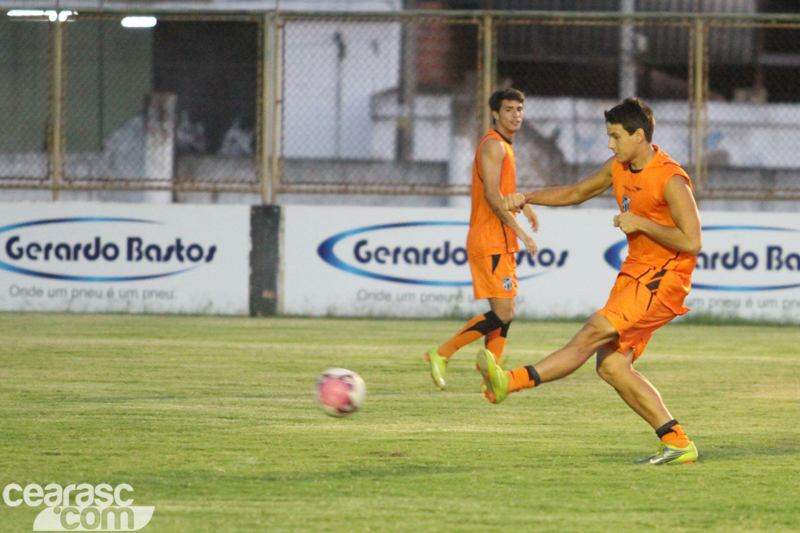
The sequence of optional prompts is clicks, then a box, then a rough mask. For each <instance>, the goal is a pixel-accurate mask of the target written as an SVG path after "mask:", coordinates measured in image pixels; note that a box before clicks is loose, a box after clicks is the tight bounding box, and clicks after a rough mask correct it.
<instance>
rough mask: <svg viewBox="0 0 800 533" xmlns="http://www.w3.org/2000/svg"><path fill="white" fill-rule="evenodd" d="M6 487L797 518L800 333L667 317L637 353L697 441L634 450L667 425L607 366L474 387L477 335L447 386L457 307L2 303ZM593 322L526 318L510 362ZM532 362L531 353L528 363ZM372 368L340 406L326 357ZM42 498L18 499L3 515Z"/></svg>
mask: <svg viewBox="0 0 800 533" xmlns="http://www.w3.org/2000/svg"><path fill="white" fill-rule="evenodd" d="M0 324H2V328H0V336H2V340H1V341H0V410H1V412H2V418H0V444H1V446H0V488H2V487H6V486H7V485H8V484H10V483H17V484H19V485H21V486H23V487H24V486H25V485H27V484H30V483H37V484H40V485H42V486H44V485H46V484H48V483H57V484H60V485H62V486H66V485H68V484H80V483H89V484H92V485H97V484H100V483H109V484H111V485H112V486H116V485H118V484H120V483H128V484H130V485H131V486H132V487H133V488H134V492H133V493H132V497H133V498H134V505H139V506H155V514H154V516H153V519H152V521H151V522H150V523H149V524H148V525H147V526H146V527H145V528H144V529H143V531H145V532H152V533H156V532H237V533H238V532H270V533H271V532H312V533H315V532H326V531H330V532H343V533H344V532H350V531H358V532H367V531H369V532H383V531H402V532H428V531H430V532H444V531H447V532H450V531H453V532H462V531H463V532H469V531H535V532H544V531H547V532H558V533H571V532H593V531H597V532H600V531H602V532H606V531H613V532H626V531H634V532H635V531H646V532H661V531H664V532H667V531H668V532H682V531H702V532H709V531H718V532H754V531H764V532H788V531H795V532H796V531H800V476H799V475H798V472H800V342H799V341H800V330H798V328H797V327H790V326H782V327H781V326H746V325H735V326H730V325H729V326H725V325H691V324H680V325H671V326H668V327H666V328H664V329H663V330H662V331H660V332H659V333H657V334H656V336H655V338H654V339H653V341H652V342H651V344H650V346H649V347H648V351H647V352H646V353H645V355H644V356H643V357H642V359H641V360H640V362H639V363H637V368H639V370H640V371H642V372H643V373H644V374H645V375H646V376H647V377H648V378H650V380H651V381H652V382H653V383H654V384H655V385H656V386H657V387H658V388H659V389H660V390H661V393H662V395H663V396H664V399H665V401H666V402H667V405H668V406H669V407H670V409H671V410H672V412H673V414H674V415H675V417H676V418H677V419H678V420H680V421H681V423H682V424H683V426H684V428H685V429H686V430H687V432H688V433H689V436H690V437H691V438H692V439H693V440H694V441H695V442H696V443H697V445H698V447H699V449H700V452H701V460H700V461H699V462H698V463H695V464H694V465H682V466H675V467H651V466H640V465H635V464H632V461H633V460H635V459H637V458H640V457H643V456H646V455H647V454H649V453H651V452H653V451H655V450H656V448H657V445H658V441H657V439H656V437H655V435H654V434H653V432H652V430H651V429H650V428H649V427H647V426H646V425H645V424H644V422H642V421H641V420H640V419H638V417H637V416H636V415H634V414H633V413H632V412H631V411H629V410H628V408H627V407H626V406H625V405H624V404H623V403H622V401H621V400H620V399H619V398H618V397H617V395H616V394H615V393H614V391H613V390H612V389H611V388H610V387H609V386H608V385H606V384H605V383H603V382H602V381H601V380H600V379H599V378H598V377H597V376H596V374H595V373H594V364H593V363H594V361H593V360H592V361H590V362H589V363H588V364H587V365H585V366H584V368H582V369H580V370H579V371H578V372H576V373H575V374H574V375H572V376H570V377H568V378H566V379H564V380H562V381H559V382H555V383H550V384H547V385H545V386H543V387H541V388H540V389H537V390H533V391H526V392H522V393H519V394H514V395H512V396H510V397H509V399H508V400H507V401H506V402H504V403H503V404H501V405H497V406H493V405H490V404H489V403H488V402H487V401H485V400H484V399H483V398H482V397H481V396H480V393H479V392H478V387H479V381H480V378H479V375H478V374H477V372H475V370H474V356H475V353H476V351H477V349H476V348H477V344H476V345H473V346H468V347H467V348H465V349H464V350H462V351H461V352H459V353H458V354H456V356H455V358H454V359H453V361H452V363H451V365H450V367H451V368H450V374H449V376H448V378H449V379H448V383H449V387H450V390H448V391H447V392H440V391H438V390H436V389H435V388H434V387H433V385H432V383H431V382H430V378H429V377H428V371H427V368H426V366H425V365H424V361H423V359H422V354H423V353H424V351H425V350H426V349H427V347H428V346H430V345H431V344H434V343H435V342H439V341H443V340H445V339H446V338H448V337H449V336H450V335H451V334H452V333H454V332H455V331H456V329H457V328H458V327H460V326H461V324H462V322H461V321H452V320H432V321H431V320H424V321H423V320H344V319H306V318H269V319H265V318H241V317H182V316H125V315H78V314H74V315H62V314H0ZM579 326H580V324H578V323H575V322H572V323H569V322H565V323H562V322H524V321H516V322H515V323H514V325H513V326H512V328H511V332H510V335H509V342H508V346H507V350H508V352H509V354H510V358H511V362H512V366H517V364H520V365H521V364H529V363H533V362H535V361H536V360H538V359H539V358H540V357H542V356H544V355H546V354H547V353H549V351H551V350H553V349H555V348H558V347H560V346H561V345H562V344H563V343H564V342H566V341H567V340H568V339H569V338H570V337H571V336H572V334H573V333H574V332H575V331H577V329H578V327H579ZM515 363H516V364H515ZM334 366H342V367H346V368H350V369H352V370H355V371H357V372H359V373H360V374H361V375H362V377H363V378H364V379H365V380H366V382H367V387H368V394H367V402H366V404H365V406H364V408H363V410H362V411H360V412H358V413H356V414H355V415H353V416H351V417H350V418H347V419H334V418H330V417H327V416H325V415H324V414H323V413H322V412H321V411H320V410H319V409H318V408H317V407H316V405H315V403H314V397H313V394H312V390H313V385H314V381H315V379H316V377H317V375H318V374H319V373H320V372H322V371H323V370H325V369H326V368H329V367H334ZM43 509H44V506H40V507H28V506H26V505H24V504H23V505H20V506H19V507H9V506H7V505H6V504H5V503H3V502H2V501H0V533H8V532H24V531H31V530H32V525H33V521H34V518H35V517H36V516H37V514H38V513H39V512H41V511H42V510H43Z"/></svg>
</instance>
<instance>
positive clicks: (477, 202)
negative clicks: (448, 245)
mask: <svg viewBox="0 0 800 533" xmlns="http://www.w3.org/2000/svg"><path fill="white" fill-rule="evenodd" d="M489 139H497V140H498V141H500V142H502V143H503V147H504V148H505V149H506V156H505V158H504V159H503V164H502V166H501V170H500V193H501V194H502V195H503V196H506V195H508V194H511V193H513V192H516V191H517V174H516V165H515V163H514V149H513V148H512V147H511V143H509V142H508V141H507V140H506V139H505V138H504V137H503V136H502V135H500V134H499V133H498V132H497V131H495V130H493V129H492V130H489V131H488V132H487V133H486V135H484V137H483V139H481V142H480V143H478V148H477V149H476V151H475V161H474V163H473V165H472V214H471V215H470V218H469V233H468V234H467V256H469V257H483V256H487V255H495V254H505V253H513V252H518V251H519V244H518V243H517V234H516V233H514V230H512V229H511V228H509V227H508V226H506V225H505V224H503V223H502V222H501V221H500V219H499V218H497V215H495V213H494V211H493V210H492V208H491V206H490V205H489V203H488V202H487V201H486V198H484V196H483V192H484V188H483V177H482V176H481V150H483V145H484V144H486V141H488V140H489ZM512 215H513V213H512Z"/></svg>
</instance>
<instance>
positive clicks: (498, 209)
mask: <svg viewBox="0 0 800 533" xmlns="http://www.w3.org/2000/svg"><path fill="white" fill-rule="evenodd" d="M490 205H491V207H492V211H494V214H495V215H497V218H499V219H500V222H502V223H503V224H505V225H506V226H508V227H509V228H511V230H512V231H513V232H514V233H516V234H517V237H522V235H525V234H526V233H525V230H523V229H522V226H520V225H519V223H518V222H517V218H516V217H515V216H514V215H512V214H511V213H509V212H508V211H506V210H505V209H503V206H502V205H500V206H497V205H494V204H490Z"/></svg>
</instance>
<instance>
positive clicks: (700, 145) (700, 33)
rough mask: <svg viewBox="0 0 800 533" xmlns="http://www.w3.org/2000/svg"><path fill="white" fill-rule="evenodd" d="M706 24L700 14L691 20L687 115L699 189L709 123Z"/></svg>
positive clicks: (701, 187)
mask: <svg viewBox="0 0 800 533" xmlns="http://www.w3.org/2000/svg"><path fill="white" fill-rule="evenodd" d="M707 31H708V26H707V25H706V23H705V20H704V19H703V18H702V17H697V18H695V20H694V25H693V28H692V37H691V42H692V45H693V46H691V47H690V52H689V54H690V57H689V64H690V72H691V73H692V78H691V80H690V85H689V86H690V88H691V95H690V110H691V113H690V116H691V117H692V121H691V126H692V159H693V163H694V177H693V180H694V182H695V188H696V189H697V190H698V192H702V191H703V189H704V188H705V185H706V170H707V166H706V163H707V161H706V154H705V142H706V131H707V124H708V113H707V111H708V57H707V54H708V44H707V38H706V37H707Z"/></svg>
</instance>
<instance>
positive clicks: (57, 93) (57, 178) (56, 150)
mask: <svg viewBox="0 0 800 533" xmlns="http://www.w3.org/2000/svg"><path fill="white" fill-rule="evenodd" d="M51 27H52V29H53V31H52V39H53V44H52V57H51V61H52V70H51V72H50V75H51V76H52V77H53V79H52V85H51V90H50V99H51V106H50V124H51V134H52V138H51V147H50V149H51V151H50V157H51V163H52V167H51V172H52V184H53V200H55V201H57V200H58V199H59V197H60V195H61V180H62V178H63V175H64V153H63V150H62V148H63V144H62V128H63V124H62V119H63V111H64V86H63V73H64V22H63V21H62V20H61V17H58V18H56V20H55V21H53V22H52V26H51Z"/></svg>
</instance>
